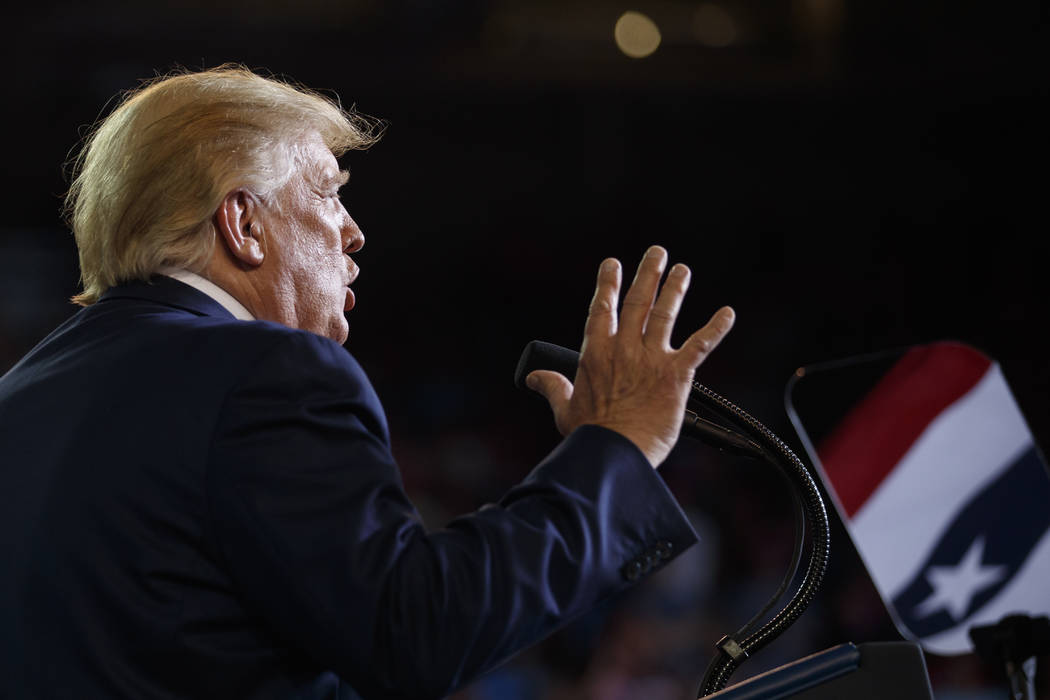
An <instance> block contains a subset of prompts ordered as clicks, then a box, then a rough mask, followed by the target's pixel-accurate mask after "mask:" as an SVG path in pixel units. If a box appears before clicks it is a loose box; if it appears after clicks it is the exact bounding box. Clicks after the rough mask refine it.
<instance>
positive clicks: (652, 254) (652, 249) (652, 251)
mask: <svg viewBox="0 0 1050 700" xmlns="http://www.w3.org/2000/svg"><path fill="white" fill-rule="evenodd" d="M663 252H664V249H663V248H661V247H660V246H658V245H654V246H649V250H647V251H645V257H647V258H658V257H660V256H661V255H662V254H663Z"/></svg>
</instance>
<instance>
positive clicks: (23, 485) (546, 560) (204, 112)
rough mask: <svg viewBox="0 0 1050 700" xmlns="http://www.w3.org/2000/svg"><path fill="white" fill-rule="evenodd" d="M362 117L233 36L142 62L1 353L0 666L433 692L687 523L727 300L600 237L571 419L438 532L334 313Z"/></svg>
mask: <svg viewBox="0 0 1050 700" xmlns="http://www.w3.org/2000/svg"><path fill="white" fill-rule="evenodd" d="M372 140H374V137H373V136H372V134H371V133H370V132H369V129H368V124H367V123H366V122H364V121H363V120H361V119H360V118H359V117H355V116H353V115H349V114H347V113H346V112H344V111H342V110H341V109H339V108H338V106H336V105H335V104H333V103H331V102H330V101H328V100H326V99H324V98H322V97H319V96H318V95H316V94H314V93H311V92H309V91H307V90H305V89H299V88H295V87H292V86H290V85H288V84H285V83H281V82H278V81H274V80H269V79H265V78H263V77H260V76H257V75H254V74H252V73H250V72H248V71H246V70H243V69H240V68H237V67H223V68H220V69H216V70H212V71H205V72H201V73H188V74H181V75H176V76H172V77H169V78H166V79H162V80H158V81H155V82H153V83H152V84H149V85H147V86H144V87H142V88H140V89H139V90H138V91H136V92H135V93H133V94H131V95H130V96H128V97H127V98H125V100H124V101H123V102H122V103H121V105H120V106H119V107H118V108H117V109H116V110H114V112H113V113H112V114H111V115H110V116H109V117H107V118H106V119H105V120H104V121H103V122H102V123H101V125H100V126H99V127H98V129H97V130H96V131H95V132H94V133H93V135H92V136H91V137H90V139H89V140H88V142H87V144H86V145H85V147H84V150H83V153H82V154H81V156H80V159H79V161H78V166H77V174H76V178H75V180H74V183H73V185H72V187H71V190H70V193H69V199H68V204H69V211H70V214H71V223H72V227H73V230H74V233H75V235H76V239H77V245H78V248H79V251H80V260H81V271H82V280H83V285H84V291H83V292H82V293H81V294H79V295H78V296H77V297H76V298H75V300H76V301H78V302H79V303H81V304H82V305H84V306H85V308H84V309H82V310H81V311H80V312H79V313H77V314H76V315H75V316H73V317H72V318H71V319H70V320H69V321H67V322H66V323H64V324H63V325H62V326H60V327H59V328H58V329H56V330H55V331H54V332H53V333H52V334H51V335H49V336H48V337H47V338H46V339H45V340H44V341H43V342H41V343H40V345H38V346H37V347H36V348H34V349H33V350H32V351H31V352H30V353H29V354H28V355H27V356H26V357H25V358H23V359H22V360H21V361H20V362H19V363H18V364H17V365H16V366H15V367H14V368H13V369H12V370H11V371H10V372H8V373H7V374H6V375H5V376H4V377H3V378H2V379H0V455H3V462H2V467H0V494H3V495H2V496H0V498H2V499H3V500H2V503H0V506H2V507H0V533H2V534H0V545H2V548H3V552H4V553H5V565H4V575H3V576H2V579H0V580H2V583H0V640H2V645H0V684H2V687H3V693H2V694H3V695H4V696H5V697H6V696H11V697H19V698H37V697H93V698H94V697H126V698H200V697H207V698H212V697H222V698H227V697H228V698H293V697H294V698H321V697H324V698H332V697H338V698H356V697H366V698H395V697H406V698H427V697H440V696H442V695H445V694H447V693H449V692H451V691H453V690H454V689H455V688H457V687H460V686H462V685H463V684H465V683H467V682H468V681H470V680H471V679H473V678H475V677H476V676H477V675H479V674H480V673H482V672H484V671H485V670H487V669H490V668H492V667H493V666H495V665H497V664H499V663H501V662H502V661H503V660H505V659H506V658H507V657H508V656H510V655H511V654H513V653H515V652H516V651H518V650H520V649H522V648H523V647H525V646H527V645H529V644H532V643H534V642H536V641H537V640H539V639H541V638H542V637H544V636H545V635H547V634H549V633H550V632H552V631H553V630H554V629H556V628H557V627H559V626H561V625H563V624H564V623H565V622H567V621H569V620H571V619H572V618H574V617H575V616H577V615H579V614H582V613H584V612H585V611H587V610H588V609H590V608H591V607H592V606H594V605H595V604H596V603H598V602H599V601H601V600H603V599H605V598H607V597H609V596H611V595H613V594H615V593H617V592H619V591H621V590H623V589H624V588H626V587H627V586H630V585H632V584H633V583H634V582H635V581H636V580H637V579H639V578H641V576H642V575H644V574H645V573H647V572H648V571H650V570H653V569H655V568H658V567H659V566H662V565H663V564H664V563H665V562H666V561H668V560H669V559H670V558H672V557H674V556H675V555H677V554H678V553H679V552H681V551H682V550H683V549H684V548H686V547H688V546H689V545H690V544H692V542H693V541H694V540H695V535H694V533H693V532H692V530H691V528H690V527H689V525H688V523H687V521H686V519H685V518H684V516H683V515H682V513H681V511H680V509H679V508H678V506H677V504H676V503H675V502H674V499H673V498H672V497H671V495H670V494H669V492H668V491H667V489H666V488H665V486H664V485H663V483H662V481H661V480H660V478H659V476H658V475H657V474H656V473H655V470H654V467H656V466H658V465H659V464H660V463H661V462H662V461H663V459H664V458H665V457H666V455H667V454H668V452H669V451H670V449H671V448H672V447H673V445H674V443H675V441H676V439H677V435H678V430H679V427H680V423H681V420H682V414H683V409H684V405H685V398H686V394H687V392H688V386H689V381H690V379H691V377H692V375H693V371H694V370H695V368H696V367H697V366H698V365H699V363H700V362H701V361H702V360H703V358H704V357H705V356H706V354H707V353H708V352H710V351H711V350H712V349H713V348H714V347H715V345H717V343H718V342H719V340H720V339H721V338H722V337H723V336H724V335H725V334H726V333H727V332H728V331H729V328H730V326H731V325H732V321H733V314H732V311H731V310H729V309H728V308H726V309H722V310H720V311H719V312H718V313H716V315H715V316H714V317H713V318H712V320H711V322H710V323H708V324H707V325H706V326H705V327H704V328H702V329H700V330H699V331H697V332H696V333H694V334H693V335H692V336H691V337H690V338H689V340H688V341H686V342H685V343H684V344H683V345H682V347H681V348H680V349H678V350H674V349H672V348H671V347H670V345H669V341H670V336H671V330H672V326H673V324H674V320H675V317H676V315H677V313H678V309H679V305H680V303H681V300H682V297H683V295H684V293H685V290H686V287H687V286H688V282H689V271H688V269H687V268H685V266H682V265H676V266H674V267H672V268H671V269H670V271H669V272H668V273H667V279H666V281H665V282H664V283H663V284H662V286H661V282H660V280H661V278H662V276H663V274H664V268H665V266H666V261H667V254H666V252H665V251H664V250H663V249H662V248H659V247H653V248H651V249H650V250H649V252H648V253H647V254H646V256H645V259H644V260H643V261H642V262H641V264H640V266H639V268H638V272H637V276H636V277H635V280H634V282H633V284H632V285H631V287H630V289H629V291H628V292H627V294H626V297H625V299H624V303H623V308H622V312H621V313H618V312H617V308H618V299H619V292H620V285H621V280H620V275H621V272H620V266H619V263H618V262H617V261H615V260H611V259H610V260H606V261H605V262H604V263H602V265H601V268H600V271H599V274H598V282H597V288H596V291H595V295H594V300H593V302H592V304H591V308H590V313H589V316H588V318H587V323H586V326H585V335H584V344H583V349H582V357H581V365H580V370H579V373H578V374H577V376H576V378H575V382H574V383H570V381H569V380H568V379H567V378H565V377H563V376H561V375H558V374H555V373H553V372H545V371H537V372H534V373H533V374H532V375H530V377H529V382H530V386H532V387H533V388H535V389H536V390H537V391H539V392H541V393H542V394H543V395H544V396H546V397H547V399H548V400H549V402H550V404H551V407H552V409H553V412H554V417H555V420H556V423H557V426H558V428H559V430H560V431H561V432H562V433H563V434H564V435H565V436H566V437H565V440H564V441H563V442H562V443H561V444H560V445H559V446H558V447H557V449H555V450H554V452H553V453H552V454H551V455H550V456H549V457H548V458H547V459H546V460H544V461H543V462H542V463H541V464H540V465H539V466H537V467H536V469H535V470H534V471H533V472H532V473H531V474H529V476H528V477H527V478H526V479H525V480H524V481H523V482H522V483H521V484H520V485H519V486H517V487H515V488H514V489H512V490H511V491H510V492H509V493H507V494H506V496H505V497H504V498H503V499H502V500H501V501H500V502H499V503H498V504H494V505H491V506H486V507H485V508H482V509H481V510H480V511H478V512H476V513H474V514H472V515H468V516H464V517H462V518H459V519H457V520H455V521H453V522H452V523H450V524H449V525H448V527H447V528H446V529H444V530H441V531H437V532H434V533H431V534H427V533H426V532H425V531H424V529H423V527H422V525H421V523H420V520H419V517H418V515H417V513H416V511H415V510H414V508H413V507H412V505H411V504H410V503H409V502H408V500H407V498H406V496H405V494H404V491H403V489H402V486H401V482H400V478H399V475H398V472H397V468H396V465H395V464H394V461H393V458H392V456H391V453H390V442H389V435H388V431H387V425H386V419H385V417H384V415H383V412H382V408H381V406H380V404H379V400H378V398H377V397H376V395H375V393H374V391H373V390H372V387H371V385H370V384H369V382H368V379H367V378H366V376H365V374H364V372H363V371H362V369H361V368H360V366H359V365H358V364H357V363H356V361H355V360H354V359H353V357H352V356H351V355H350V354H348V353H347V352H346V351H345V350H344V349H343V348H342V347H341V346H340V344H341V343H342V342H344V341H345V340H346V338H347V333H348V326H347V321H346V318H345V316H344V312H346V311H349V310H350V309H351V308H352V307H353V306H354V295H353V292H352V291H351V289H350V284H351V283H352V282H353V281H354V279H355V278H356V276H357V274H358V267H357V265H356V263H355V262H354V261H353V260H352V259H351V258H350V255H351V254H353V253H356V252H357V251H358V250H360V249H361V247H362V245H363V244H364V236H363V234H362V232H361V230H360V229H359V228H358V227H357V225H356V224H355V223H354V221H353V219H351V218H350V215H349V214H348V213H347V211H346V210H345V209H344V208H343V205H342V204H341V202H340V200H339V196H338V189H339V186H340V185H341V184H343V183H345V181H346V174H345V173H341V172H340V171H339V169H338V165H337V162H336V156H337V155H340V154H342V153H343V152H345V151H346V150H347V149H350V148H361V147H364V146H367V145H368V144H369V143H370V142H371V141H372Z"/></svg>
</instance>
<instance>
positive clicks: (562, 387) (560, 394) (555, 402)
mask: <svg viewBox="0 0 1050 700" xmlns="http://www.w3.org/2000/svg"><path fill="white" fill-rule="evenodd" d="M525 385H526V386H528V387H529V388H530V389H532V390H533V391H535V392H537V393H538V394H541V395H542V396H543V398H545V399H547V403H549V404H550V405H551V410H552V411H554V415H555V416H557V415H559V414H560V413H561V409H562V407H564V406H565V404H567V403H568V402H569V399H570V398H571V397H572V382H570V381H569V380H568V379H566V378H565V376H564V375H561V374H558V373H557V372H552V371H550V370H546V369H537V370H535V371H532V372H529V374H528V376H527V377H525Z"/></svg>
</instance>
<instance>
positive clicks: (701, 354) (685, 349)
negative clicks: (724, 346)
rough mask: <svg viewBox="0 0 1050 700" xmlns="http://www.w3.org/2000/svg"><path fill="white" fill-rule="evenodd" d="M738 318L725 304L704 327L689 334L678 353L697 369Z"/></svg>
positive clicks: (692, 367) (691, 366)
mask: <svg viewBox="0 0 1050 700" xmlns="http://www.w3.org/2000/svg"><path fill="white" fill-rule="evenodd" d="M735 320H736V313H735V312H734V311H733V309H731V308H730V307H728V306H723V307H722V308H721V309H719V310H718V311H716V312H715V314H714V316H712V317H711V320H710V321H708V322H707V323H706V324H705V325H704V327H703V328H701V329H700V330H698V331H697V332H695V333H693V334H692V335H691V336H689V339H688V340H686V341H685V343H683V344H682V347H681V349H680V350H679V351H678V354H679V355H680V356H681V357H682V359H683V361H685V362H686V363H687V364H688V366H689V368H690V369H691V370H692V369H696V368H697V367H698V366H699V365H700V363H701V362H703V361H704V358H706V357H707V356H708V355H709V354H710V353H711V351H712V350H714V349H715V348H716V347H718V344H719V343H720V342H722V338H724V337H726V335H727V334H728V333H729V330H730V329H731V328H732V327H733V321H735Z"/></svg>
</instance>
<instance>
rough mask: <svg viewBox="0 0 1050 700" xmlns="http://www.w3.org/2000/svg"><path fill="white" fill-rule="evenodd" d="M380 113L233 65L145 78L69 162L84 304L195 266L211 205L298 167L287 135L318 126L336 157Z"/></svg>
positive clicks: (368, 137) (365, 138) (261, 188)
mask: <svg viewBox="0 0 1050 700" xmlns="http://www.w3.org/2000/svg"><path fill="white" fill-rule="evenodd" d="M377 126H378V122H376V121H374V120H371V119H367V118H365V117H363V116H361V115H358V114H355V113H353V112H351V111H348V110H345V109H343V108H342V107H341V106H340V105H339V103H338V102H337V101H335V100H333V99H329V98H328V97H325V96H323V95H320V94H318V93H316V92H314V91H312V90H309V89H306V88H303V87H301V86H296V85H292V84H290V83H288V82H284V81H280V80H275V79H272V78H266V77H263V76H260V75H257V74H255V73H253V72H251V71H250V70H248V69H246V68H244V67H242V66H236V65H223V66H220V67H218V68H215V69H212V70H207V71H202V72H196V73H192V72H179V73H176V74H170V75H167V76H163V77H159V78H156V79H154V80H151V81H149V82H147V83H144V84H143V85H142V86H140V87H139V88H138V89H136V90H133V91H130V92H129V93H127V94H126V95H124V97H123V99H122V100H121V101H120V103H119V106H118V107H117V108H116V109H114V110H113V112H112V113H111V114H110V115H109V116H107V117H106V118H105V119H103V120H102V121H101V122H100V123H99V124H98V126H97V127H96V128H95V129H94V131H93V132H92V133H91V134H90V136H89V137H88V138H87V140H86V142H85V144H84V147H83V149H82V150H81V151H80V154H79V156H78V157H77V158H76V160H75V161H74V163H73V182H72V185H71V187H70V189H69V192H68V194H67V195H66V202H65V212H66V216H67V221H68V223H69V225H70V226H71V227H72V229H73V234H74V236H75V237H76V242H77V248H78V249H79V253H80V275H81V282H82V284H83V287H84V291H83V292H81V293H80V294H78V295H76V296H75V297H73V301H74V302H76V303H78V304H82V305H84V306H87V305H89V304H93V303H95V302H96V301H98V299H99V297H100V296H101V295H102V293H103V292H104V291H105V290H106V289H108V288H109V287H112V286H113V285H115V284H118V283H120V282H126V281H130V280H147V279H149V278H150V276H151V275H153V274H156V272H157V271H158V270H160V269H161V268H162V267H165V266H174V267H180V268H186V269H190V270H200V269H201V268H202V267H203V266H204V265H205V264H206V263H207V261H208V259H209V258H210V256H211V253H212V250H213V248H214V242H215V229H214V225H213V223H212V218H213V215H214V214H215V211H216V209H218V206H219V204H220V203H221V202H222V199H223V198H224V197H225V196H226V195H227V194H228V193H230V192H231V191H233V190H235V189H237V188H239V187H244V188H246V189H248V190H250V191H252V192H254V193H255V194H257V195H258V196H260V197H261V198H264V199H265V198H267V197H268V196H269V195H270V193H272V192H273V191H274V190H275V189H277V188H279V187H280V186H281V185H283V184H284V183H285V182H287V181H288V179H289V178H290V177H291V175H292V173H293V172H294V170H295V153H294V144H295V143H296V141H297V140H298V139H300V138H301V137H302V136H303V135H304V134H306V133H307V132H310V131H317V132H318V133H320V135H321V138H322V139H323V140H324V142H325V145H326V146H327V147H328V148H329V149H331V151H332V153H333V154H335V155H336V156H340V155H342V154H344V153H345V152H346V151H348V150H350V149H360V148H367V147H368V146H369V145H371V144H372V143H374V142H375V141H376V140H377V139H378V130H377V128H376V127H377Z"/></svg>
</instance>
